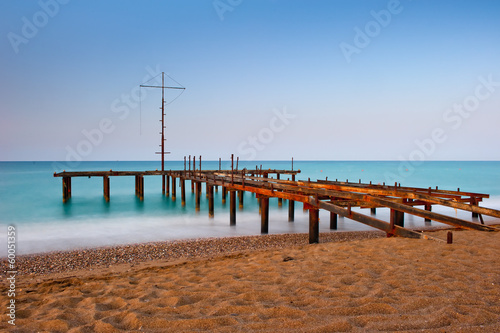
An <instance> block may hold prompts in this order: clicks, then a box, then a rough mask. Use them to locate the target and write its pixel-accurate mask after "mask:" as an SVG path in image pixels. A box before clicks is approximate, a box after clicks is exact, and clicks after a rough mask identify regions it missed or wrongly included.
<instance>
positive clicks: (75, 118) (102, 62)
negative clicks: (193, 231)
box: [0, 0, 500, 161]
mask: <svg viewBox="0 0 500 333" xmlns="http://www.w3.org/2000/svg"><path fill="white" fill-rule="evenodd" d="M499 17H500V2H498V1H417V0H413V1H410V0H401V1H394V0H391V1H299V0H286V1H285V0H266V1H264V0H260V1H259V0H253V1H250V0H242V1H241V0H215V1H212V0H204V1H201V0H200V1H185V0H183V1H162V2H159V1H78V0H64V1H63V0H41V1H13V0H9V1H2V2H1V3H0V36H1V39H0V40H1V42H0V52H1V55H2V62H1V65H0V82H1V87H2V89H0V101H1V104H0V114H1V120H2V121H1V125H0V129H1V131H0V160H60V161H64V160H66V161H78V160H83V161H85V160H89V161H90V160H155V159H159V156H158V155H155V154H154V152H155V151H158V149H159V147H158V144H159V143H160V136H159V131H160V130H161V128H160V123H159V121H158V120H159V119H160V116H161V114H160V110H159V107H160V106H161V94H160V90H158V89H155V90H153V89H149V90H147V91H145V90H142V91H141V93H142V95H139V91H140V89H139V88H138V86H139V85H140V84H141V83H143V82H144V81H145V80H147V79H151V78H152V76H154V75H156V74H158V73H160V72H162V71H164V72H165V73H167V74H168V75H169V76H170V77H171V78H173V79H175V80H176V81H177V82H179V83H180V84H182V85H183V86H184V87H186V90H185V92H184V93H183V94H182V95H181V96H178V94H179V91H173V90H169V91H167V92H166V101H167V103H170V102H171V103H170V104H168V105H167V106H166V126H167V129H166V131H167V132H166V133H167V134H166V138H167V151H171V152H172V154H171V155H169V156H167V159H173V160H180V159H182V158H183V156H184V155H189V154H193V155H194V154H196V155H203V157H204V159H206V160H209V159H217V158H218V157H223V158H228V157H229V156H230V155H231V153H234V154H235V155H237V156H240V158H241V159H243V160H251V159H255V160H266V159H267V160H276V159H285V160H288V159H290V158H291V157H292V156H293V157H294V158H295V159H297V160H300V159H303V160H405V159H406V160H499V159H500V150H499V149H498V148H497V147H498V141H499V139H500V131H498V126H499V124H500V112H498V111H499V109H500V68H499V59H500V20H499V19H498V18H499ZM346 50H347V51H346ZM150 83H154V84H157V83H158V82H157V81H156V80H152V81H150ZM166 83H167V84H169V85H176V84H177V83H176V82H174V81H172V80H171V79H170V78H169V77H167V80H166ZM177 97H178V98H177ZM175 98H177V99H175ZM139 99H142V102H141V105H139V103H138V101H139ZM174 99H175V101H173V100H174ZM172 101H173V102H172Z"/></svg>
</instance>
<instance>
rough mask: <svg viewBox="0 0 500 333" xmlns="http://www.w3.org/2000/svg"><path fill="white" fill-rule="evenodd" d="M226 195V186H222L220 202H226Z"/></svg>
mask: <svg viewBox="0 0 500 333" xmlns="http://www.w3.org/2000/svg"><path fill="white" fill-rule="evenodd" d="M226 196H227V188H226V187H225V186H222V203H223V204H225V203H226Z"/></svg>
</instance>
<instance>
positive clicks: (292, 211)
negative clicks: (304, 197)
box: [288, 200, 295, 222]
mask: <svg viewBox="0 0 500 333" xmlns="http://www.w3.org/2000/svg"><path fill="white" fill-rule="evenodd" d="M294 219H295V201H293V200H288V222H293V221H294Z"/></svg>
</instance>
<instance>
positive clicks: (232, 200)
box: [229, 191, 236, 225]
mask: <svg viewBox="0 0 500 333" xmlns="http://www.w3.org/2000/svg"><path fill="white" fill-rule="evenodd" d="M229 225H236V191H229Z"/></svg>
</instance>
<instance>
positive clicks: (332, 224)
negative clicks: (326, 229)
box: [330, 212, 338, 230]
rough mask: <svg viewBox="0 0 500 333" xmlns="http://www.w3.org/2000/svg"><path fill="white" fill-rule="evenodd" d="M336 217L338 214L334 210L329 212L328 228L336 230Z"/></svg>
mask: <svg viewBox="0 0 500 333" xmlns="http://www.w3.org/2000/svg"><path fill="white" fill-rule="evenodd" d="M337 217H338V215H337V214H335V213H334V212H330V229H331V230H337Z"/></svg>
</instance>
